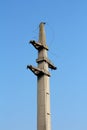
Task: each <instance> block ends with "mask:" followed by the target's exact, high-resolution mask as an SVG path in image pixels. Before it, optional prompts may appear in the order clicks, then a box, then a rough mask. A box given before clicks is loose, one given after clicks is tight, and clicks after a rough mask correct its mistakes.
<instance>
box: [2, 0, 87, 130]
mask: <svg viewBox="0 0 87 130" xmlns="http://www.w3.org/2000/svg"><path fill="white" fill-rule="evenodd" d="M42 21H45V22H46V23H47V24H46V26H45V29H46V36H47V44H48V46H49V52H48V55H49V58H50V59H51V60H52V61H53V63H55V65H56V66H57V67H58V69H57V71H50V72H51V75H52V76H51V78H50V88H51V117H52V130H87V1H86V0H54V1H53V0H51V1H49V0H48V1H47V0H44V1H41V0H37V1H35V0H32V1H29V0H15V1H11V0H8V1H6V0H3V1H0V130H25V129H26V130H29V129H32V130H36V129H37V128H36V114H37V113H36V105H37V104H36V102H37V99H36V97H37V79H36V77H35V76H34V75H33V74H32V73H31V72H30V71H28V70H27V69H26V66H27V64H32V65H36V63H35V59H36V58H37V51H36V50H35V49H34V48H33V47H32V46H31V45H29V44H28V42H29V41H30V40H31V39H35V40H38V29H39V27H38V26H39V23H40V22H42Z"/></svg>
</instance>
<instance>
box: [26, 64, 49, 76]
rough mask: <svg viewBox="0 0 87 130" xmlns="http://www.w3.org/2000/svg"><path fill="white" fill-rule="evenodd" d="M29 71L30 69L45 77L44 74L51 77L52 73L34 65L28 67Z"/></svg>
mask: <svg viewBox="0 0 87 130" xmlns="http://www.w3.org/2000/svg"><path fill="white" fill-rule="evenodd" d="M27 69H30V70H31V71H32V72H33V73H34V74H35V75H37V76H39V75H43V74H45V75H47V76H50V73H49V72H48V71H46V70H43V69H39V68H36V67H33V66H32V65H27Z"/></svg>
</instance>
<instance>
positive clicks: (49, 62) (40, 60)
mask: <svg viewBox="0 0 87 130" xmlns="http://www.w3.org/2000/svg"><path fill="white" fill-rule="evenodd" d="M43 61H45V62H47V63H48V66H49V68H51V69H54V70H56V69H57V67H55V66H54V64H53V63H52V62H51V61H50V60H49V59H48V58H46V57H42V58H39V59H37V60H36V62H37V63H40V62H43Z"/></svg>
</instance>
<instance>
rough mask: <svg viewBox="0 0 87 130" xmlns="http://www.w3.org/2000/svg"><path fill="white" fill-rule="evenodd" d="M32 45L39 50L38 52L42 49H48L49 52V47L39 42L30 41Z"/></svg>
mask: <svg viewBox="0 0 87 130" xmlns="http://www.w3.org/2000/svg"><path fill="white" fill-rule="evenodd" d="M30 43H31V44H32V45H33V46H34V47H35V48H36V49H37V50H41V49H46V50H48V47H47V46H46V45H43V44H41V43H39V42H35V41H34V40H32V41H30Z"/></svg>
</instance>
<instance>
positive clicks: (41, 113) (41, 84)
mask: <svg viewBox="0 0 87 130" xmlns="http://www.w3.org/2000/svg"><path fill="white" fill-rule="evenodd" d="M44 25H45V23H43V22H42V23H40V25H39V41H38V42H35V41H34V40H33V41H30V43H31V44H32V45H33V46H34V47H35V49H37V50H38V59H37V60H36V62H37V63H38V67H33V66H32V65H28V66H27V68H28V69H30V70H31V71H32V72H33V73H34V74H35V75H36V76H37V130H51V117H50V116H51V115H50V87H49V77H50V73H49V70H48V68H51V69H54V70H56V67H55V66H54V65H53V64H52V63H51V61H50V60H49V59H48V56H47V51H48V47H47V45H46V37H45V30H44Z"/></svg>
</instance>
